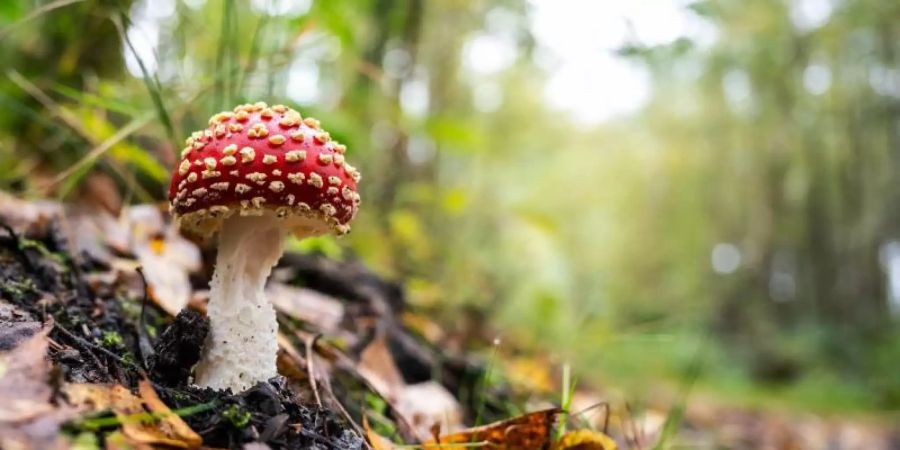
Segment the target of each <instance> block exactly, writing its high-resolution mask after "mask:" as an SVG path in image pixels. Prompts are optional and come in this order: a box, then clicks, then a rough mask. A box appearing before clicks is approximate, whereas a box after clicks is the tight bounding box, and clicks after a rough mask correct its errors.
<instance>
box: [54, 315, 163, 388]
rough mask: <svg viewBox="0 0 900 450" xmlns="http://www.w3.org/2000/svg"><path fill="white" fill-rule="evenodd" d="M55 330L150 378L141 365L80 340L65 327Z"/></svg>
mask: <svg viewBox="0 0 900 450" xmlns="http://www.w3.org/2000/svg"><path fill="white" fill-rule="evenodd" d="M54 328H57V329H59V331H60V332H62V334H64V335H66V337H68V338H69V339H72V340H73V341H75V343H77V344H79V345H81V346H83V347H86V349H87V350H91V351H95V352H100V353H102V354H104V355H106V356H108V357H110V358H112V359H114V360H116V361H117V362H119V363H120V364H122V365H124V366H127V367H130V368H131V369H133V370H135V371H137V372H138V373H139V374H140V375H141V376H143V377H144V378H148V377H147V373H146V372H145V371H144V369H142V368H141V366H139V365H137V364H135V363H133V362H131V361H126V360H125V359H124V358H122V357H121V356H119V355H117V354H115V353H113V352H111V351H109V350H107V349H105V348H103V347H101V346H99V345H97V344H93V343H91V342H90V341H88V340H86V339H83V338H80V337H78V336H76V335H75V334H74V333H72V332H71V331H69V330H67V329H66V328H65V327H63V326H62V325H59V324H56V325H55V327H54ZM107 373H109V371H107Z"/></svg>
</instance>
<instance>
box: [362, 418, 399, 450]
mask: <svg viewBox="0 0 900 450" xmlns="http://www.w3.org/2000/svg"><path fill="white" fill-rule="evenodd" d="M362 423H363V428H364V429H365V430H366V439H367V440H368V441H369V445H371V446H372V450H394V443H393V442H391V440H390V439H388V438H386V437H384V436H382V435H380V434H378V433H376V432H375V431H374V430H372V427H370V426H369V418H368V417H366V416H365V415H363V418H362Z"/></svg>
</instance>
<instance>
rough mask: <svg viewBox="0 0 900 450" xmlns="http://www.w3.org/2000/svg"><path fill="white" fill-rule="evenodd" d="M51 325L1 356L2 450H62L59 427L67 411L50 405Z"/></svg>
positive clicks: (0, 432)
mask: <svg viewBox="0 0 900 450" xmlns="http://www.w3.org/2000/svg"><path fill="white" fill-rule="evenodd" d="M51 327H52V326H47V327H44V329H43V330H42V331H40V332H38V333H36V334H35V335H34V336H31V337H30V338H28V339H27V340H25V341H23V342H21V343H20V344H19V345H17V346H16V347H15V348H13V349H12V350H10V351H8V352H4V353H0V399H2V401H0V448H4V449H13V448H15V449H23V450H28V449H35V450H44V449H56V448H62V447H63V442H62V439H60V434H59V425H60V423H62V422H64V421H65V420H66V419H67V418H68V411H67V410H64V409H60V408H56V407H54V406H53V405H52V404H51V403H50V397H51V396H52V394H53V391H52V389H51V388H50V386H49V385H48V384H47V379H48V370H49V364H48V362H47V359H46V354H47V347H48V345H49V340H48V339H47V335H48V334H49V332H50V329H51Z"/></svg>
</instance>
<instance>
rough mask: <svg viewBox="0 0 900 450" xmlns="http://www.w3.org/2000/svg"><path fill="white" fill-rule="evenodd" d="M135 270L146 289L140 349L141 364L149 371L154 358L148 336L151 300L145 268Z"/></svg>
mask: <svg viewBox="0 0 900 450" xmlns="http://www.w3.org/2000/svg"><path fill="white" fill-rule="evenodd" d="M135 270H136V271H137V274H138V276H140V277H141V285H142V286H143V288H144V289H143V290H144V295H143V296H142V297H141V318H140V321H139V323H138V349H139V350H140V351H141V362H142V363H144V370H149V369H148V366H149V358H150V357H151V356H153V346H152V345H150V337H149V336H147V302H148V301H149V300H150V295H149V293H148V290H149V285H148V284H147V276H146V275H144V268H143V267H142V266H138V268H137V269H135Z"/></svg>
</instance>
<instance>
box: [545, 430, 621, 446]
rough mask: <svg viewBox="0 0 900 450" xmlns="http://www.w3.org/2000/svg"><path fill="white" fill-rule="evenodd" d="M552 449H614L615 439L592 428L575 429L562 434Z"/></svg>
mask: <svg viewBox="0 0 900 450" xmlns="http://www.w3.org/2000/svg"><path fill="white" fill-rule="evenodd" d="M553 450H616V441H614V440H612V438H610V437H609V436H607V435H606V434H604V433H602V432H600V431H594V430H575V431H570V432H568V433H566V434H564V435H563V437H562V438H561V439H560V440H559V441H557V442H556V444H555V445H554V446H553Z"/></svg>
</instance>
